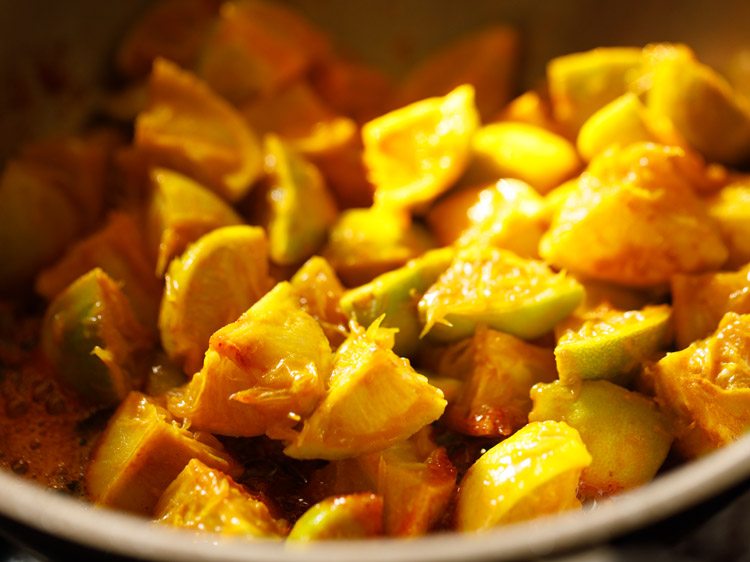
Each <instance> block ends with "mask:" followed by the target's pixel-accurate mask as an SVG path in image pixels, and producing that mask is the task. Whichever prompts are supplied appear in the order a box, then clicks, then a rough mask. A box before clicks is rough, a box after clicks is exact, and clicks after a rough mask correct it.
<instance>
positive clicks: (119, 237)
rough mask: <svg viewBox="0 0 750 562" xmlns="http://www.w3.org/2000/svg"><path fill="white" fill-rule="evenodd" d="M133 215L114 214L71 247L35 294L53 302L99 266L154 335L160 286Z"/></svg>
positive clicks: (39, 278)
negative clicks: (121, 291)
mask: <svg viewBox="0 0 750 562" xmlns="http://www.w3.org/2000/svg"><path fill="white" fill-rule="evenodd" d="M148 255H149V254H148V251H147V249H146V242H145V240H144V239H143V237H142V235H141V228H140V224H139V222H138V220H137V218H136V216H135V215H133V214H129V213H127V212H124V211H113V212H112V213H111V214H110V215H109V217H108V218H107V222H106V223H105V224H104V225H103V226H102V227H101V228H100V229H99V230H97V231H96V232H93V233H92V234H90V235H89V236H87V237H86V238H83V239H82V240H79V241H78V242H76V243H75V244H73V245H71V246H70V247H69V248H68V249H67V251H66V252H65V254H64V255H63V256H62V257H61V258H60V259H59V260H58V261H57V262H56V263H55V264H54V265H52V266H51V267H49V268H47V269H45V270H44V271H42V272H41V273H40V274H39V275H38V276H37V279H36V284H35V289H36V291H37V293H39V294H40V295H42V296H44V297H46V298H47V299H52V298H54V297H55V296H56V295H58V294H59V293H60V292H61V291H62V290H63V289H64V288H65V287H67V286H68V285H70V284H71V283H72V282H73V281H75V280H76V279H77V278H79V277H80V276H81V275H83V274H85V273H87V272H89V271H90V270H92V269H93V268H95V267H99V268H101V269H102V271H104V272H105V273H106V274H107V275H109V276H110V277H111V278H112V279H114V280H115V281H117V282H118V283H121V284H122V290H123V292H124V293H125V295H126V296H127V297H128V299H129V300H130V304H131V305H132V307H133V312H135V315H136V317H137V318H138V321H139V322H140V323H141V324H142V325H143V326H144V327H145V328H147V329H149V330H153V332H154V333H156V318H157V316H158V312H159V299H160V298H161V292H162V288H161V283H160V280H159V279H158V278H157V277H156V276H155V275H154V264H153V262H152V261H151V260H150V259H149V257H148Z"/></svg>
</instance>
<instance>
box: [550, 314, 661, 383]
mask: <svg viewBox="0 0 750 562" xmlns="http://www.w3.org/2000/svg"><path fill="white" fill-rule="evenodd" d="M671 317H672V310H671V308H670V307H669V306H668V305H665V304H664V305H653V306H646V307H644V308H643V309H641V310H628V311H622V310H617V309H613V308H611V307H610V306H608V305H602V306H599V307H597V308H595V309H593V310H589V311H586V312H583V313H581V314H575V315H573V316H571V317H570V318H568V319H567V320H564V321H563V322H561V323H560V324H559V325H558V326H557V327H556V328H555V332H556V333H557V335H558V337H557V345H556V346H555V361H556V363H557V372H558V374H559V376H560V380H561V381H562V382H563V383H565V384H571V383H574V382H576V381H579V380H581V379H608V380H610V381H613V382H624V381H625V380H627V377H628V375H631V374H632V373H633V371H634V370H635V369H637V368H638V367H639V366H641V364H642V363H643V362H644V361H645V360H647V359H649V358H651V357H653V356H654V355H655V354H656V353H658V352H659V351H660V350H665V349H667V347H669V344H670V343H671V336H672V330H671Z"/></svg>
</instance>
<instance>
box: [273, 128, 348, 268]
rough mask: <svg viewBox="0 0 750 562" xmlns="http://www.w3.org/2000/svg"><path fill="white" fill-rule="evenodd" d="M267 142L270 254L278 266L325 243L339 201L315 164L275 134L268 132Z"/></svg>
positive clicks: (301, 257)
mask: <svg viewBox="0 0 750 562" xmlns="http://www.w3.org/2000/svg"><path fill="white" fill-rule="evenodd" d="M265 145H266V159H265V163H266V164H265V168H266V173H267V174H268V181H269V183H270V190H269V192H268V197H267V200H268V203H269V207H270V218H269V224H268V241H269V250H268V251H269V256H270V257H271V260H273V262H274V263H277V264H279V265H292V264H298V263H300V262H302V261H303V260H305V259H307V258H309V257H311V256H312V255H313V254H314V253H315V252H316V251H317V250H319V249H320V247H321V246H322V245H323V243H324V242H325V240H326V236H327V232H328V227H330V226H331V225H332V224H333V222H334V221H335V219H336V214H337V210H336V202H335V201H334V200H333V197H332V196H331V194H330V193H329V192H328V190H327V189H326V185H325V181H324V180H323V176H322V175H321V174H320V172H319V171H318V169H317V168H316V167H315V166H314V165H313V164H311V163H309V162H307V161H306V160H304V159H303V158H302V156H300V155H299V154H296V153H295V152H294V151H293V150H291V149H290V148H289V147H288V146H287V145H286V144H285V143H284V142H283V141H282V140H281V139H280V138H279V137H277V136H275V135H268V136H267V137H266V142H265Z"/></svg>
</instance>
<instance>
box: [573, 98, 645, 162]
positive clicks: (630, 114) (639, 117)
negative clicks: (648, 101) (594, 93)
mask: <svg viewBox="0 0 750 562" xmlns="http://www.w3.org/2000/svg"><path fill="white" fill-rule="evenodd" d="M657 140H658V139H657V137H656V135H654V133H652V131H651V130H650V129H649V127H648V118H647V116H646V107H645V105H644V104H643V103H642V102H641V100H640V99H639V97H638V96H637V95H636V94H634V93H632V92H628V93H626V94H623V95H621V96H620V97H618V98H616V99H615V100H613V101H611V102H609V103H608V104H607V105H605V106H604V107H602V108H601V109H599V110H598V111H597V112H596V113H594V114H593V115H592V116H591V117H589V118H588V119H587V120H586V122H585V123H584V124H583V126H582V127H581V130H580V131H579V132H578V140H577V142H576V144H577V146H578V152H579V153H580V154H581V156H582V157H583V158H584V160H586V161H589V160H591V159H592V158H594V157H595V156H596V155H597V154H599V153H601V152H604V151H605V150H606V149H607V148H609V147H611V146H626V145H628V144H632V143H634V142H649V141H652V142H653V141H657Z"/></svg>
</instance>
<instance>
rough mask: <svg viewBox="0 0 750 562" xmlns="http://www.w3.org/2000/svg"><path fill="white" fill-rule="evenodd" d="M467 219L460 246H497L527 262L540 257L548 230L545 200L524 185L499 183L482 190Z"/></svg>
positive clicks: (459, 241)
mask: <svg viewBox="0 0 750 562" xmlns="http://www.w3.org/2000/svg"><path fill="white" fill-rule="evenodd" d="M467 216H468V219H469V220H468V225H467V227H466V229H465V230H464V231H463V232H462V233H461V235H460V236H459V238H458V240H457V241H456V245H457V246H471V245H488V246H496V247H498V248H504V249H506V250H510V251H512V252H514V253H516V254H518V255H519V256H521V257H524V258H535V257H538V252H537V248H538V246H539V240H540V239H541V237H542V234H544V231H545V230H546V229H547V225H546V221H545V218H544V205H543V199H542V197H541V196H540V195H539V194H538V193H537V192H536V191H535V190H534V189H533V188H532V187H531V186H529V185H528V184H526V183H525V182H522V181H519V180H512V179H507V180H499V181H498V182H497V183H495V184H494V185H491V186H489V187H487V188H485V189H483V190H482V191H481V192H480V193H479V196H478V198H477V201H476V203H475V204H474V205H472V206H471V208H469V210H468V211H467Z"/></svg>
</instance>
